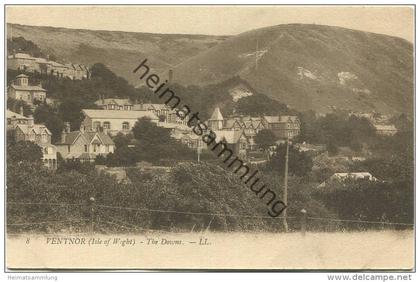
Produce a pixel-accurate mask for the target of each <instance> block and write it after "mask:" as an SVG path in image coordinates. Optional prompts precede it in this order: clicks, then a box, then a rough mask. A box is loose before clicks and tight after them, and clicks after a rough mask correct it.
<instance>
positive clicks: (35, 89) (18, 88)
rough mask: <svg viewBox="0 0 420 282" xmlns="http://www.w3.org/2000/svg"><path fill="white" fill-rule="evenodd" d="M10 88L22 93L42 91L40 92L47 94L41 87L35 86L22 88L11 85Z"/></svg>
mask: <svg viewBox="0 0 420 282" xmlns="http://www.w3.org/2000/svg"><path fill="white" fill-rule="evenodd" d="M10 87H12V88H14V89H16V90H22V91H42V92H47V90H45V89H44V88H42V87H41V86H35V85H27V86H22V85H16V84H12V85H10Z"/></svg>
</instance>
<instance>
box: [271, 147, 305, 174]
mask: <svg viewBox="0 0 420 282" xmlns="http://www.w3.org/2000/svg"><path fill="white" fill-rule="evenodd" d="M285 156H286V144H280V145H279V146H278V147H277V149H276V151H275V153H274V155H273V157H272V158H271V159H270V161H269V162H268V164H267V167H268V168H269V169H271V170H273V171H281V172H283V171H284V167H285ZM311 170H312V158H311V157H310V156H309V155H308V154H307V153H304V152H299V150H298V149H296V148H294V146H292V145H289V173H290V174H292V175H296V176H306V175H308V174H309V172H310V171H311Z"/></svg>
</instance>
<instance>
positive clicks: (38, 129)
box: [16, 124, 51, 135]
mask: <svg viewBox="0 0 420 282" xmlns="http://www.w3.org/2000/svg"><path fill="white" fill-rule="evenodd" d="M16 128H19V129H20V130H22V132H23V133H24V134H29V133H30V132H31V131H33V132H34V133H35V134H36V135H40V134H42V133H43V132H46V133H47V134H48V135H51V132H50V131H49V130H48V128H47V127H46V126H45V125H43V124H34V125H28V124H18V125H16Z"/></svg>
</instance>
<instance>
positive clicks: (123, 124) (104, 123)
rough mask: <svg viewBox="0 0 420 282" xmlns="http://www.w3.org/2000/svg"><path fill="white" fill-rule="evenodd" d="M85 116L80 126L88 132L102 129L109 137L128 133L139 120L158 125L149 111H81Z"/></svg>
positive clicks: (155, 118) (157, 120)
mask: <svg viewBox="0 0 420 282" xmlns="http://www.w3.org/2000/svg"><path fill="white" fill-rule="evenodd" d="M82 113H83V115H84V116H85V118H84V120H83V122H82V124H83V126H84V127H85V128H86V130H88V131H99V129H101V128H103V129H104V130H106V131H107V132H108V133H109V134H111V135H116V134H118V133H119V132H121V133H124V134H126V133H129V132H130V131H131V129H132V128H133V126H134V125H135V123H136V122H137V120H138V119H140V118H144V117H145V118H148V119H150V121H151V122H154V123H156V124H157V123H158V122H159V118H158V117H157V116H156V115H155V114H154V113H152V112H150V111H126V110H118V111H115V110H89V109H85V110H82Z"/></svg>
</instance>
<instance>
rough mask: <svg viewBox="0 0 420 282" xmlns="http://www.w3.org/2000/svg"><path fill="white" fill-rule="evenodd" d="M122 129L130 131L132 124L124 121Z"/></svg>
mask: <svg viewBox="0 0 420 282" xmlns="http://www.w3.org/2000/svg"><path fill="white" fill-rule="evenodd" d="M122 129H124V130H129V129H130V124H129V123H128V122H127V121H124V122H123V123H122Z"/></svg>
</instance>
